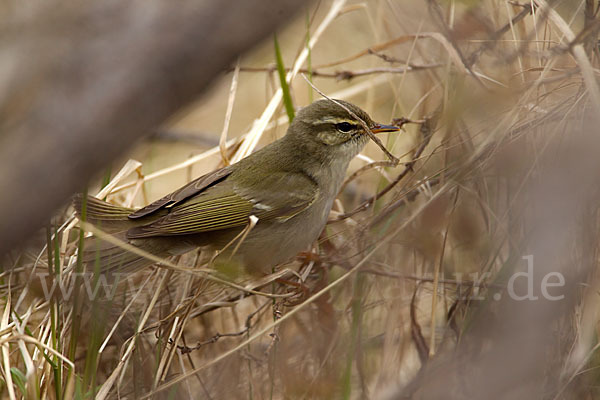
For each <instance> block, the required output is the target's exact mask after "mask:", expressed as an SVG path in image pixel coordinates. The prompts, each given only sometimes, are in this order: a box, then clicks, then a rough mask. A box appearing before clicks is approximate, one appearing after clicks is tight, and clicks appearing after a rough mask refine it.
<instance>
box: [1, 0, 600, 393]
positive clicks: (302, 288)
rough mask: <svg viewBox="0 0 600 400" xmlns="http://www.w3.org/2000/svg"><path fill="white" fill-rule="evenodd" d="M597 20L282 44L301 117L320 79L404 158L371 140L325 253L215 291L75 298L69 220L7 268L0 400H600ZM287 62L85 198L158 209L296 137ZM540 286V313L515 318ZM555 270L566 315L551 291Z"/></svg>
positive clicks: (469, 13)
mask: <svg viewBox="0 0 600 400" xmlns="http://www.w3.org/2000/svg"><path fill="white" fill-rule="evenodd" d="M597 11H598V4H597V3H595V2H593V1H586V0H581V1H579V0H577V1H575V0H572V1H557V2H550V3H547V2H546V1H544V0H535V1H532V2H526V1H524V2H512V1H511V2H508V1H496V0H485V1H466V0H465V1H441V0H440V1H433V0H432V1H392V0H387V1H385V0H378V1H367V2H354V1H344V0H332V1H326V0H323V1H320V2H316V3H311V4H310V5H307V7H306V9H304V10H303V11H302V12H301V13H300V15H298V16H297V17H296V19H295V20H294V21H293V22H291V23H289V24H288V25H287V26H286V27H285V28H283V29H280V30H279V31H278V42H279V45H280V48H281V51H282V55H283V61H284V64H285V66H286V67H288V68H289V69H290V70H291V69H293V68H294V67H296V66H297V67H298V68H300V70H298V68H296V69H293V71H292V72H291V73H290V75H288V77H289V78H290V89H291V96H292V99H293V103H294V105H295V106H296V107H301V106H304V105H306V104H309V103H310V102H311V101H312V100H313V99H317V98H319V97H320V96H319V94H318V93H316V92H315V91H314V90H313V89H312V88H311V87H310V86H309V85H308V84H307V82H306V81H305V79H304V78H302V77H301V76H300V74H301V73H303V74H305V75H306V76H307V78H309V79H312V81H313V83H314V85H315V86H316V87H318V88H319V89H320V90H321V91H323V92H324V93H326V94H327V95H328V96H330V97H333V98H339V99H344V100H348V101H350V102H352V103H355V104H357V105H359V106H360V107H362V108H363V109H365V110H366V111H367V112H369V114H370V115H371V116H372V117H373V119H374V120H376V121H379V122H383V123H389V122H391V121H392V120H394V119H396V118H402V117H403V118H408V119H410V120H412V121H413V123H408V124H406V125H404V129H403V131H402V132H401V133H400V134H398V135H396V134H394V135H390V136H389V137H387V138H386V139H385V140H384V142H385V144H386V147H387V148H388V150H389V151H391V152H392V153H393V154H394V155H396V156H397V157H398V158H400V161H401V163H400V164H399V165H398V166H396V167H391V166H388V165H386V164H385V163H380V162H379V161H385V155H384V154H383V153H382V152H381V151H380V150H379V149H378V148H377V147H376V146H375V145H374V144H369V146H368V147H367V149H366V150H365V151H364V152H363V155H362V156H361V157H358V158H357V159H356V160H355V161H353V163H352V164H351V167H350V171H349V174H351V175H350V178H349V181H348V184H347V185H346V186H345V188H344V190H343V192H342V193H341V194H340V196H339V201H338V202H336V204H335V206H334V210H333V211H332V214H331V223H330V224H328V226H327V228H326V230H325V231H324V233H323V234H322V236H321V238H320V239H319V241H318V242H317V243H315V244H314V246H313V249H312V252H313V254H312V255H310V256H306V257H303V258H299V259H298V260H296V261H294V262H293V263H290V264H289V265H286V266H282V268H281V269H280V270H279V271H277V272H275V273H274V274H273V276H268V277H264V278H260V279H259V278H256V277H244V276H234V277H227V279H229V280H231V281H232V282H231V283H233V284H231V283H229V284H225V283H220V282H217V281H215V279H214V278H215V275H214V274H213V273H212V272H211V271H207V270H206V269H203V265H202V264H201V261H199V260H201V258H199V257H198V255H197V254H188V255H186V256H183V257H181V258H178V259H175V260H171V263H169V264H168V265H166V266H163V267H153V268H149V269H147V270H144V271H141V272H139V273H137V274H135V276H130V277H127V279H125V281H124V282H122V284H121V285H120V286H119V287H118V289H117V290H116V294H115V297H114V299H113V300H112V301H106V300H96V301H86V300H85V297H86V296H85V292H83V291H82V292H80V293H79V292H78V291H77V290H75V291H74V292H72V293H71V295H70V296H66V297H68V298H66V297H65V296H64V293H62V292H61V291H60V290H59V289H60V288H61V287H64V288H69V287H77V285H81V280H78V277H77V274H76V273H75V271H77V256H76V248H77V243H78V238H79V232H80V231H79V228H78V226H79V225H78V224H77V220H76V219H74V216H73V212H72V209H71V208H69V207H64V208H63V209H62V211H61V212H60V213H59V214H58V215H57V216H56V217H55V218H54V219H53V220H52V222H51V224H50V225H49V227H48V229H47V230H46V232H45V233H42V234H40V235H39V236H40V237H41V239H39V238H38V237H37V236H36V237H34V238H32V244H31V245H30V246H28V247H26V248H25V249H24V250H23V249H21V250H19V251H13V252H12V253H10V255H9V256H8V257H6V260H5V261H4V262H3V264H2V267H3V272H2V275H1V278H2V286H1V290H2V292H1V293H0V294H1V296H2V297H1V299H2V300H1V301H2V303H3V314H2V319H1V320H0V345H1V346H2V347H1V350H2V360H1V363H0V364H1V372H2V381H1V382H0V387H1V390H2V394H3V396H4V397H9V398H28V399H29V398H32V399H33V398H44V399H46V398H50V399H59V398H60V399H62V398H65V399H71V398H94V397H97V398H129V399H130V398H148V397H152V396H155V397H156V398H163V397H164V398H206V399H223V398H239V399H271V398H273V399H300V398H307V399H308V398H324V399H331V398H343V399H349V398H371V399H396V398H414V399H438V398H445V399H448V398H452V399H483V398H489V399H595V398H600V391H599V389H598V385H599V384H600V375H599V370H598V366H599V361H600V360H599V359H598V355H597V347H598V338H597V329H598V327H597V320H598V311H599V310H600V299H599V298H598V293H599V290H600V287H599V281H598V277H597V270H598V235H599V222H600V221H599V214H598V211H599V206H598V205H599V204H600V203H599V202H598V177H599V175H600V157H598V149H600V147H599V144H600V138H599V137H598V129H597V127H598V122H599V121H598V116H599V115H600V114H599V112H600V90H599V87H598V81H597V76H598V74H599V70H598V37H597V36H598V29H599V27H600V23H599V19H598V15H597ZM245 23H255V21H245ZM207 40H209V39H207ZM198 45H201V44H198ZM273 47H274V46H273V40H267V41H266V42H264V43H263V44H261V45H260V46H259V47H258V48H255V49H254V50H253V51H252V52H250V53H248V54H245V55H243V56H241V57H240V59H239V60H238V62H237V63H234V64H233V65H232V66H231V68H230V70H229V71H228V72H227V73H226V74H224V75H223V76H222V77H221V78H220V79H219V80H218V81H216V82H214V84H213V86H212V88H211V89H210V93H208V94H206V95H204V96H203V97H202V98H201V99H199V100H198V101H197V102H196V103H195V104H193V105H192V106H190V107H188V108H187V109H186V110H183V111H180V112H179V113H178V114H177V115H176V116H174V117H173V118H172V119H171V120H170V122H168V123H166V124H164V125H163V126H162V127H161V128H160V129H158V130H156V131H155V132H153V134H152V136H151V137H150V139H148V140H146V141H144V142H143V143H140V144H139V145H138V146H137V147H136V148H135V149H134V150H132V152H131V153H130V154H129V155H128V156H127V157H126V158H124V159H123V160H121V161H118V162H114V163H113V164H112V166H111V168H109V169H108V170H107V171H102V172H98V176H105V178H104V179H101V178H100V179H97V180H96V181H95V182H94V183H90V186H89V192H90V193H93V194H96V193H98V192H99V190H100V188H101V186H102V185H105V184H106V183H108V182H110V183H108V186H105V187H104V189H102V192H101V193H100V197H103V196H107V198H108V200H109V201H111V202H114V203H117V204H123V205H133V206H142V205H144V204H147V203H148V202H149V201H152V200H154V199H156V198H158V197H160V196H162V195H164V194H166V193H168V192H170V191H172V190H174V189H176V188H178V187H179V186H181V185H182V184H184V183H186V182H188V181H189V180H191V179H193V178H195V177H197V176H199V175H201V174H203V173H206V172H208V171H210V170H212V169H214V168H217V167H219V166H221V165H223V162H224V158H225V157H227V158H228V159H232V160H236V159H239V158H240V157H243V156H244V155H246V154H249V153H250V152H251V151H252V150H253V149H254V148H255V146H258V147H260V146H261V145H263V144H265V143H268V142H271V141H272V140H275V139H276V138H279V137H281V136H282V135H283V134H284V133H285V130H286V128H287V124H288V120H287V116H286V113H285V109H284V108H283V106H282V104H281V101H280V97H279V96H281V93H280V92H278V90H279V88H280V84H279V78H278V76H277V70H276V68H275V64H274V62H275V55H274V54H275V53H274V49H273ZM308 49H310V51H309V50H308ZM298 60H300V61H298ZM152 95H153V93H148V96H152ZM273 99H275V100H273ZM128 159H132V160H133V159H135V160H139V161H131V160H130V161H127V160H128ZM100 181H103V182H104V183H103V184H102V185H100V183H99V182H100ZM2 190H10V188H6V187H3V188H2ZM48 243H49V244H50V246H47V245H46V244H48ZM48 259H50V260H51V262H48ZM192 267H194V268H193V269H192ZM528 267H531V268H532V270H531V271H532V280H531V285H532V286H531V287H532V288H533V296H536V297H537V300H527V299H520V300H519V299H515V296H512V297H511V296H510V293H509V288H510V287H511V286H510V285H509V282H511V276H514V275H513V274H514V273H515V272H527V268H528ZM290 270H293V271H297V272H296V273H292V272H290ZM550 273H555V275H553V278H552V279H551V280H550V281H551V282H555V283H556V282H559V278H558V275H556V273H559V274H560V276H562V277H563V278H564V284H563V285H559V286H554V287H550V289H549V293H550V295H551V296H555V297H556V296H560V297H561V298H560V300H552V299H549V298H548V297H549V296H544V295H543V292H542V289H541V287H542V284H543V282H544V279H545V277H546V276H547V275H548V274H550ZM280 277H284V278H285V279H286V280H288V281H291V282H294V283H295V285H289V284H288V285H283V284H281V283H278V282H275V279H276V278H280ZM217 278H219V279H220V278H223V277H217ZM514 282H517V283H516V287H515V288H514V289H515V290H514V292H515V293H517V294H518V295H524V294H525V293H527V290H528V289H529V287H528V282H527V281H526V279H525V278H524V277H523V276H521V278H519V279H518V280H515V281H514ZM546 282H548V280H546ZM53 285H54V287H55V289H56V292H55V293H54V295H53V296H47V295H45V293H44V290H47V288H51V287H53ZM61 285H62V286H61ZM100 290H101V291H102V290H103V289H100ZM76 293H79V295H77V294H76Z"/></svg>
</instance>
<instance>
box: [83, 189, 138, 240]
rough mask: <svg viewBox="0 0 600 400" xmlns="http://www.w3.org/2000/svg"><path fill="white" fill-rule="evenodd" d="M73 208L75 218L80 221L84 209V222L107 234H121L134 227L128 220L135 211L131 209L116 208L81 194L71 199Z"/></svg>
mask: <svg viewBox="0 0 600 400" xmlns="http://www.w3.org/2000/svg"><path fill="white" fill-rule="evenodd" d="M73 207H74V208H75V213H76V214H77V218H79V219H80V220H81V219H82V214H83V213H84V208H85V220H86V221H87V222H89V223H91V224H92V225H95V226H97V227H98V228H99V229H102V230H103V231H105V232H108V233H116V232H123V231H126V230H128V229H130V228H133V227H134V226H135V224H134V222H133V221H132V220H130V219H129V218H128V216H129V214H131V213H132V212H134V211H135V210H134V209H133V208H127V207H121V206H116V205H114V204H110V203H107V202H106V201H102V200H100V199H97V198H95V197H91V196H87V197H84V196H83V195H81V194H78V195H75V196H74V197H73Z"/></svg>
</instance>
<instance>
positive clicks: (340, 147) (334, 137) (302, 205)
mask: <svg viewBox="0 0 600 400" xmlns="http://www.w3.org/2000/svg"><path fill="white" fill-rule="evenodd" d="M336 101H337V102H339V103H341V104H342V105H344V106H345V107H346V108H347V109H349V110H350V111H352V113H353V114H354V115H356V116H358V117H359V118H360V119H361V120H362V121H363V122H364V123H365V124H366V125H367V126H368V127H369V128H370V129H371V131H372V132H374V133H378V132H392V131H398V130H399V128H397V127H395V126H388V125H380V124H376V123H375V122H373V120H371V118H370V117H369V115H368V114H367V113H366V112H364V111H363V110H361V109H360V108H358V107H357V106H355V105H353V104H350V103H348V102H345V101H341V100H336ZM368 140H369V136H368V135H367V133H366V132H365V130H364V128H363V126H362V124H361V122H360V121H358V120H357V119H356V118H355V117H353V116H352V114H351V113H349V112H348V111H347V110H346V109H344V108H343V107H341V106H340V105H338V104H336V103H335V102H333V101H331V100H319V101H316V102H314V103H312V104H311V105H309V106H307V107H305V108H303V109H302V110H300V112H299V113H298V115H297V116H296V118H295V119H294V121H293V122H292V123H291V125H290V127H289V128H288V131H287V133H286V135H285V136H284V137H283V138H281V139H279V140H277V141H275V142H273V143H271V144H269V145H267V146H265V147H264V148H262V149H261V150H259V151H257V152H256V153H253V154H251V155H250V156H248V157H246V158H244V159H242V160H241V161H239V162H238V163H236V164H233V165H230V166H227V167H224V168H221V169H219V170H217V171H214V172H211V173H209V174H206V175H204V176H201V177H200V178H198V179H196V180H194V181H192V182H190V183H188V184H187V185H185V186H183V187H182V188H180V189H178V190H176V191H175V192H173V193H171V194H169V195H167V196H165V197H163V198H162V199H160V200H157V201H155V202H154V203H152V204H150V205H148V206H146V207H144V208H141V209H139V210H137V211H135V210H133V209H130V208H125V207H119V206H115V205H112V204H109V203H106V202H104V201H101V200H98V199H96V198H93V197H88V199H87V205H86V210H87V212H86V214H87V219H88V221H89V222H90V223H92V224H94V225H97V226H98V227H99V228H100V229H103V230H105V231H107V232H110V233H112V234H114V235H115V236H116V237H117V238H119V239H121V240H123V241H125V242H128V243H129V244H131V245H133V246H136V247H138V248H140V249H142V250H145V251H147V252H149V253H152V254H154V255H156V256H158V257H161V258H165V257H169V256H173V255H179V254H183V253H185V252H188V251H190V250H192V249H194V248H197V247H207V248H209V249H210V250H222V249H223V248H224V247H226V249H224V250H223V251H221V252H220V253H219V255H218V257H217V258H216V259H215V263H235V264H239V266H240V267H243V268H245V270H246V272H249V273H253V274H260V273H270V272H271V270H272V267H273V266H275V265H278V264H280V263H283V262H285V261H288V260H289V259H290V258H292V257H293V256H295V255H296V254H298V252H300V251H302V250H305V249H307V248H308V246H309V245H310V244H311V243H313V242H314V241H315V240H316V239H317V237H318V236H319V234H320V233H321V231H322V230H323V228H324V226H325V223H326V222H327V218H328V215H329V211H330V210H331V206H332V204H333V201H334V199H335V198H336V196H337V194H338V192H339V190H340V187H341V185H342V183H343V181H344V177H345V174H346V169H347V168H348V164H349V163H350V160H352V158H354V156H356V155H357V154H358V153H359V152H360V151H361V150H362V148H363V147H364V146H365V144H366V143H367V142H368ZM82 203H83V199H82V197H81V196H78V197H76V198H75V201H74V205H75V208H76V210H77V212H78V213H79V215H80V214H81V208H82ZM251 219H252V220H253V221H254V222H255V223H256V224H255V225H254V226H253V227H252V228H251V229H250V228H249V224H250V221H251ZM244 229H246V231H245V232H243V231H244ZM86 253H87V256H86V259H87V260H91V261H93V260H97V262H98V261H99V263H100V267H101V270H102V271H104V272H117V271H123V272H125V271H127V272H129V271H134V270H137V269H138V268H141V267H144V266H147V265H150V264H153V261H151V260H148V259H146V258H144V257H141V256H139V255H137V254H134V253H131V252H128V251H126V250H124V249H122V248H121V247H119V246H116V245H114V244H110V243H108V242H102V243H101V244H98V245H91V246H90V245H87V247H86Z"/></svg>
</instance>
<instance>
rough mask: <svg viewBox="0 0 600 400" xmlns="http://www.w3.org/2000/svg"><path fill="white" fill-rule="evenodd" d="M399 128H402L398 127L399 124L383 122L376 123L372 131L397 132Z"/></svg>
mask: <svg viewBox="0 0 600 400" xmlns="http://www.w3.org/2000/svg"><path fill="white" fill-rule="evenodd" d="M399 130H400V128H398V127H397V126H393V125H381V124H375V126H374V127H372V128H371V132H373V133H382V132H397V131H399Z"/></svg>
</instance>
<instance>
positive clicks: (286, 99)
mask: <svg viewBox="0 0 600 400" xmlns="http://www.w3.org/2000/svg"><path fill="white" fill-rule="evenodd" d="M273 42H274V43H275V61H276V62H277V73H278V74H279V83H280V84H281V90H282V92H283V104H284V105H285V111H286V112H287V115H288V118H289V120H290V123H292V121H293V120H294V116H295V113H294V104H293V102H292V96H291V95H290V86H289V85H288V83H287V81H286V79H285V66H284V65H283V58H282V57H281V49H280V48H279V42H278V41H277V35H273Z"/></svg>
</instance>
